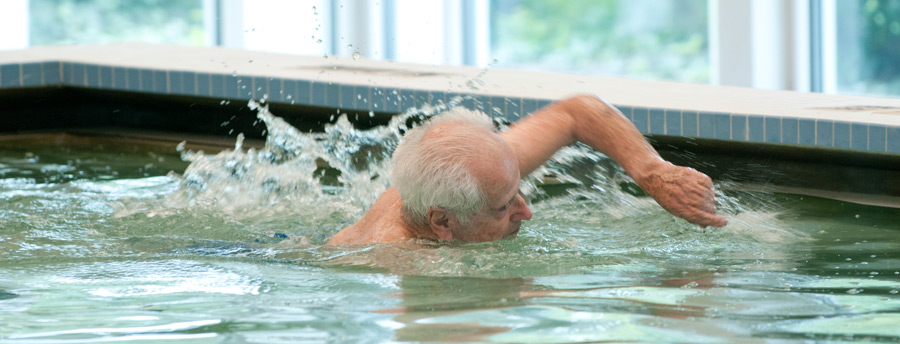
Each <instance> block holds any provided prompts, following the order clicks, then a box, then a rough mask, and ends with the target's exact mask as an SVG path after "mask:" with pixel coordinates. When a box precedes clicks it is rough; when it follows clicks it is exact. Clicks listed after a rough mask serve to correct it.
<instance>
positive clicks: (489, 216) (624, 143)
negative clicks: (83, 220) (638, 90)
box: [329, 95, 728, 244]
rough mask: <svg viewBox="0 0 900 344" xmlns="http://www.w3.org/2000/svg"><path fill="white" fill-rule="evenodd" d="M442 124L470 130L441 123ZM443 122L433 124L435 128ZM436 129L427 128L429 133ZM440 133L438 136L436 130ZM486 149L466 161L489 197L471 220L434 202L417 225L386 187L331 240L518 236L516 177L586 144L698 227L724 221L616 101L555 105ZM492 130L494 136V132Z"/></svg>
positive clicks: (701, 178)
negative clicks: (460, 218) (404, 214)
mask: <svg viewBox="0 0 900 344" xmlns="http://www.w3.org/2000/svg"><path fill="white" fill-rule="evenodd" d="M444 125H445V126H444V128H443V129H442V130H470V128H458V127H453V123H444ZM437 129H438V127H435V128H432V130H437ZM430 133H431V131H429V134H430ZM436 135H437V134H436ZM485 135H486V137H487V138H486V140H488V141H486V142H488V143H490V142H493V141H490V140H493V137H494V136H496V137H497V139H500V140H501V142H499V143H497V144H485V145H484V146H485V153H484V154H485V155H484V156H479V157H473V158H472V159H471V161H469V162H467V164H469V166H470V168H472V171H473V174H474V175H476V178H477V179H478V180H479V181H481V182H480V184H481V185H482V190H484V192H485V195H486V196H487V198H488V202H487V204H486V205H485V207H484V209H482V211H481V212H479V213H478V214H476V215H475V216H473V219H472V220H471V221H469V222H470V223H462V222H460V221H458V220H457V219H456V217H455V216H454V214H453V213H452V212H450V211H447V210H446V209H442V208H439V207H431V208H430V209H429V210H428V213H427V215H426V216H427V218H428V225H427V226H414V225H411V224H409V223H407V222H406V221H404V220H403V218H402V217H401V215H400V208H401V205H402V200H400V196H399V194H398V193H397V191H396V190H395V189H394V188H389V189H388V190H387V191H385V192H384V193H383V194H382V195H381V196H380V197H379V198H378V200H377V201H375V204H374V205H373V206H372V208H371V209H369V211H368V212H367V213H366V214H365V215H364V216H363V217H362V218H361V219H360V220H359V221H358V222H357V223H355V224H354V225H352V226H350V227H348V228H345V229H344V230H342V231H340V232H339V233H338V234H336V235H335V236H334V237H332V238H331V240H330V241H329V244H366V243H391V242H399V241H406V240H409V239H416V238H418V239H431V240H447V241H449V240H463V241H491V240H497V239H501V238H504V237H509V236H513V235H515V234H516V233H517V232H518V229H519V226H521V221H524V220H528V219H530V218H531V216H532V214H531V211H530V210H529V209H528V206H527V205H526V204H525V201H524V199H522V197H521V196H520V195H519V194H518V193H517V190H518V185H519V178H521V177H524V176H527V175H528V174H530V173H531V172H532V171H534V170H535V169H537V168H538V167H540V166H541V165H542V164H544V163H545V162H546V161H547V160H548V159H549V158H550V157H551V156H552V155H553V154H554V153H556V151H558V150H559V149H560V148H562V147H565V146H567V145H570V144H573V143H574V142H576V141H579V142H582V143H585V144H587V145H588V146H591V147H592V148H594V149H596V150H597V151H599V152H601V153H603V154H605V155H607V156H609V157H610V158H612V159H613V160H615V161H616V162H618V163H619V164H620V165H621V166H622V167H623V168H624V169H625V171H626V172H627V173H628V174H629V175H630V176H631V177H632V178H633V179H634V180H635V181H636V182H637V184H638V185H639V186H640V187H641V188H642V189H644V191H646V192H647V193H648V194H650V195H651V196H652V197H653V198H654V199H655V200H656V202H657V203H659V204H660V206H662V207H663V208H664V209H665V210H667V211H669V212H670V213H672V214H674V215H675V216H678V217H681V218H684V219H685V220H687V221H689V222H691V223H694V224H697V225H700V226H704V227H705V226H716V227H721V226H724V225H726V224H727V223H728V221H727V220H726V219H725V218H723V217H721V216H718V215H716V207H715V202H714V193H713V185H712V180H710V178H709V177H707V176H706V175H704V174H703V173H700V172H698V171H696V170H694V169H691V168H686V167H681V166H676V165H673V164H671V163H669V162H667V161H665V160H663V159H662V158H661V157H660V156H659V154H658V153H657V152H656V150H655V149H653V147H652V146H650V144H649V143H648V142H647V141H646V140H645V139H644V137H643V136H642V135H641V133H640V132H639V131H638V130H637V128H635V127H634V125H633V124H631V122H630V121H628V119H626V118H625V117H624V116H622V114H621V113H620V112H619V111H618V110H616V109H615V108H614V107H613V106H611V105H609V104H607V103H606V102H604V101H603V100H601V99H599V98H597V97H594V96H587V95H580V96H575V97H572V98H568V99H566V100H563V101H560V102H556V103H554V104H551V105H549V106H547V107H545V108H543V109H541V110H539V111H537V112H535V113H534V114H532V115H530V116H528V117H526V118H524V119H521V120H519V121H518V122H516V123H514V124H513V125H512V126H510V129H509V130H507V131H505V132H503V133H500V134H499V136H498V135H494V134H491V133H488V132H485ZM491 135H493V136H491Z"/></svg>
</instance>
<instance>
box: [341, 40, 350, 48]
mask: <svg viewBox="0 0 900 344" xmlns="http://www.w3.org/2000/svg"><path fill="white" fill-rule="evenodd" d="M341 38H344V37H341ZM347 49H353V44H347Z"/></svg>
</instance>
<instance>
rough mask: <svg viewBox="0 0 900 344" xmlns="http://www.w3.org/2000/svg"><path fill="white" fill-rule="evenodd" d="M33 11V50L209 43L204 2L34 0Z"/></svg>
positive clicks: (30, 12) (30, 41)
mask: <svg viewBox="0 0 900 344" xmlns="http://www.w3.org/2000/svg"><path fill="white" fill-rule="evenodd" d="M28 7H29V8H28V13H29V19H30V21H29V35H28V36H29V37H28V42H29V44H30V45H32V46H35V45H53V44H77V43H89V44H105V43H117V42H147V43H169V44H182V45H204V44H205V42H206V33H205V31H204V11H203V1H202V0H193V1H182V0H128V1H118V0H30V1H28Z"/></svg>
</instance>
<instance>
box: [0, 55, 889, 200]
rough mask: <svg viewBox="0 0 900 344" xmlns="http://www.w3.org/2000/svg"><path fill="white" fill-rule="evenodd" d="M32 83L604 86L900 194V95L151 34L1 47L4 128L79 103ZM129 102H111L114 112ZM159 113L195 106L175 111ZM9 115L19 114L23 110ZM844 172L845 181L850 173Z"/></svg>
mask: <svg viewBox="0 0 900 344" xmlns="http://www.w3.org/2000/svg"><path fill="white" fill-rule="evenodd" d="M17 92H18V93H17ZM41 92H45V93H41ZM48 92H49V93H48ZM19 93H22V94H30V96H28V97H23V98H22V99H26V100H27V103H28V104H25V105H24V106H25V107H26V110H27V108H29V107H32V105H31V103H41V104H45V105H46V104H49V103H66V102H68V103H78V102H79V100H82V102H84V101H83V99H88V100H87V101H86V102H90V103H98V102H96V101H93V100H91V97H92V96H94V97H96V96H98V95H105V94H110V95H118V96H119V97H120V98H129V99H131V100H132V101H143V102H144V103H146V104H145V105H146V106H153V105H152V104H161V103H166V102H168V101H170V100H172V99H177V100H180V102H181V103H182V106H185V107H192V106H195V105H197V104H205V105H203V106H206V107H207V108H212V109H213V112H217V111H215V109H216V108H217V107H219V108H222V109H225V107H224V106H225V104H226V103H233V104H232V106H233V105H234V104H237V105H238V106H241V107H243V105H245V104H246V101H247V100H250V99H259V98H262V97H263V96H264V95H265V96H267V100H268V102H269V103H270V104H272V106H273V107H278V106H280V107H281V108H282V109H306V110H310V109H319V112H320V116H321V114H322V113H324V114H328V113H330V114H335V113H355V114H356V115H357V116H359V115H360V114H363V117H365V114H369V113H370V112H371V113H372V114H379V115H385V114H387V115H389V114H394V113H399V112H402V111H404V110H406V109H408V108H411V107H416V108H420V107H423V106H426V105H436V104H444V103H447V102H449V101H451V100H452V99H460V103H459V105H462V106H465V107H468V108H473V109H475V108H477V109H480V110H483V111H485V112H487V113H490V114H492V115H494V116H501V117H504V118H506V119H507V120H509V121H515V120H516V119H518V118H520V117H522V116H525V115H527V114H529V113H531V112H533V111H535V110H537V109H539V108H541V107H543V106H545V105H547V104H549V103H551V102H552V101H554V100H558V99H562V98H564V97H566V96H570V95H573V94H578V93H592V94H597V95H599V96H601V97H603V98H604V99H606V100H608V101H609V102H611V103H612V104H614V105H616V106H617V107H618V108H619V109H620V110H621V111H622V112H623V113H624V114H625V115H626V116H627V117H628V118H629V119H630V120H631V121H632V122H633V123H634V124H635V126H636V127H637V128H638V130H640V131H641V133H643V134H645V135H648V136H649V137H651V138H655V139H657V141H659V142H663V143H664V144H671V143H672V142H674V141H673V140H675V141H678V140H681V141H683V140H694V141H698V142H704V143H705V145H706V146H712V147H720V146H728V147H732V149H730V150H725V151H726V152H727V153H726V155H727V154H743V153H747V152H757V153H758V152H763V154H773V153H779V154H788V155H793V157H794V159H795V160H804V159H807V160H808V159H810V158H811V157H813V158H814V159H813V160H817V161H819V162H823V163H826V164H827V163H833V164H852V165H862V166H872V165H875V166H877V167H878V168H881V169H885V168H886V169H887V170H888V171H889V172H887V174H884V173H883V174H884V177H883V178H884V183H887V184H888V185H885V186H884V187H881V186H875V187H876V188H883V189H885V190H893V191H887V193H888V194H891V195H900V185H898V184H900V183H898V182H896V181H894V180H897V179H898V178H894V177H896V176H897V174H896V170H898V169H900V166H898V162H900V99H898V98H874V97H857V96H843V95H824V94H816V93H799V92H788V91H763V90H754V89H747V88H737V87H724V86H710V85H696V84H683V83H673V82H659V81H646V80H631V79H618V78H604V77H592V76H582V75H565V74H552V73H540V72H525V71H512V70H501V69H477V68H470V67H448V66H423V65H413V64H401V63H394V62H384V61H369V60H365V59H359V60H355V59H349V58H336V57H328V56H325V57H309V56H291V55H281V54H267V53H258V52H249V51H243V50H231V49H224V48H192V47H180V46H167V45H147V44H121V45H105V46H60V47H37V48H31V49H27V50H19V51H7V52H0V116H3V117H6V118H2V117H0V124H2V125H0V133H3V132H6V133H12V132H18V131H22V130H30V129H34V128H38V127H40V123H38V124H34V123H31V122H35V121H38V122H48V121H56V119H57V118H59V119H60V120H61V119H63V117H65V116H67V115H66V114H65V113H63V112H62V111H64V110H66V108H67V107H66V104H62V105H59V104H57V107H56V108H53V109H52V111H51V113H50V115H48V116H51V117H50V118H53V119H52V120H49V119H48V117H46V116H45V117H43V118H37V117H35V118H34V119H32V118H29V117H31V116H28V115H23V114H22V113H21V112H15V111H11V110H9V109H10V107H11V106H14V105H18V106H20V107H21V106H23V104H13V103H20V102H17V99H18V97H19V95H18V94H19ZM35 93H37V94H38V95H37V96H35V95H34V94H35ZM4 95H5V98H4V97H3V96H4ZM135 99H143V100H135ZM60 100H62V101H60ZM185 104H186V105H185ZM40 106H41V105H34V106H33V107H40ZM92 111H94V112H98V110H97V109H92ZM117 111H118V110H116V109H114V108H102V109H100V110H99V112H106V113H108V115H109V116H114V114H116V113H117ZM132 112H133V111H132ZM157 112H177V113H181V112H185V111H183V110H178V109H172V108H169V109H160V110H159V111H157ZM222 112H223V113H224V115H222V116H224V117H222V116H220V117H216V118H213V119H210V118H206V119H205V120H207V121H210V122H211V123H213V124H211V125H208V126H207V127H208V129H209V130H210V131H214V129H215V128H213V127H215V126H218V124H219V123H222V118H225V119H226V120H227V119H228V118H234V117H236V116H235V115H229V114H228V113H227V112H225V111H222ZM285 112H288V111H285ZM307 112H309V111H307ZM312 112H315V111H312ZM185 113H187V115H177V116H174V115H173V117H169V118H156V119H153V120H144V121H138V120H136V119H134V118H127V119H122V118H119V117H121V116H132V117H135V118H137V117H140V116H139V115H130V114H119V115H115V116H118V117H116V119H115V120H113V121H110V120H107V122H108V123H113V125H114V124H116V123H124V122H128V121H132V123H133V124H134V125H135V126H138V127H145V126H148V127H152V126H153V123H162V122H201V117H202V116H201V115H199V114H198V115H196V116H197V117H196V118H195V117H191V116H192V115H190V113H189V112H185ZM276 114H279V115H281V114H282V113H280V112H276ZM9 116H16V118H15V120H11V119H10V118H9ZM52 116H55V117H52ZM300 116H303V115H300ZM145 117H146V116H145ZM151 117H152V116H151ZM321 118H322V117H319V119H320V120H321ZM325 118H327V117H325ZM216 121H217V122H216ZM88 122H90V121H88ZM96 122H97V123H99V124H100V125H104V123H107V122H103V121H96ZM61 123H64V122H61ZM160 128H161V129H165V130H173V129H175V130H177V129H178V128H180V127H171V126H169V127H166V126H160ZM232 131H233V130H232ZM232 131H229V132H228V133H230V134H232ZM734 147H738V148H737V149H733V148H734ZM715 149H718V148H715ZM735 152H737V153H735ZM890 171H893V172H890ZM833 177H834V178H838V179H839V178H843V177H842V174H841V175H836V176H833ZM859 182H860V183H861V184H862V183H869V184H873V183H872V182H871V181H859ZM875 184H877V183H875Z"/></svg>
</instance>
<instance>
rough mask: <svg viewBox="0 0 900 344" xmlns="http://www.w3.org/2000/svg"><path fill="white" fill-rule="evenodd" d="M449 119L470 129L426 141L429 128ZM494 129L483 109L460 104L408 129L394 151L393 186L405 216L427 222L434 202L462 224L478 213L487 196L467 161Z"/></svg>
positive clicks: (481, 148) (410, 220) (477, 153)
mask: <svg viewBox="0 0 900 344" xmlns="http://www.w3.org/2000/svg"><path fill="white" fill-rule="evenodd" d="M448 122H458V123H459V124H460V125H463V126H467V127H470V128H466V130H449V131H448V132H447V133H446V135H443V134H442V135H439V136H436V137H435V136H432V137H429V139H428V140H423V138H424V137H425V134H426V133H427V132H428V131H429V130H430V129H432V128H434V127H435V126H437V125H438V124H442V123H448ZM485 131H486V132H485ZM496 131H497V130H496V128H495V127H494V123H493V122H492V121H491V119H490V118H489V117H488V116H487V115H485V114H484V113H481V112H477V111H472V110H468V109H465V108H459V107H457V108H453V109H450V110H449V111H447V112H445V113H442V114H440V115H437V116H435V117H432V118H430V119H429V120H427V121H426V122H425V123H423V124H422V125H420V126H418V127H416V128H414V129H412V130H410V131H407V132H406V134H405V135H404V136H403V140H402V141H400V144H399V145H397V148H396V149H395V150H394V155H393V171H392V174H391V184H392V185H393V186H394V187H395V188H396V189H397V191H398V192H399V193H400V199H401V200H402V201H403V207H402V209H401V214H402V216H403V219H404V220H405V221H406V222H407V223H410V224H413V225H418V226H427V225H428V219H427V217H426V214H427V212H428V208H430V207H434V206H436V207H442V208H445V209H447V210H448V211H451V212H453V213H454V214H455V215H456V217H457V219H459V221H460V222H462V223H466V222H467V221H468V219H469V216H471V215H473V214H475V213H477V212H478V211H480V210H481V208H483V207H484V205H485V203H486V202H487V200H486V196H485V194H484V191H483V190H482V189H481V187H480V186H479V183H478V180H477V179H476V178H475V177H474V176H473V175H472V172H471V171H470V170H469V168H468V167H467V161H468V160H470V159H472V157H477V156H480V155H482V154H483V152H484V145H485V142H486V141H487V139H489V136H488V135H490V133H495V132H496ZM486 134H487V135H486Z"/></svg>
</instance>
